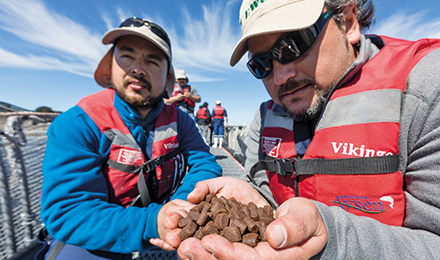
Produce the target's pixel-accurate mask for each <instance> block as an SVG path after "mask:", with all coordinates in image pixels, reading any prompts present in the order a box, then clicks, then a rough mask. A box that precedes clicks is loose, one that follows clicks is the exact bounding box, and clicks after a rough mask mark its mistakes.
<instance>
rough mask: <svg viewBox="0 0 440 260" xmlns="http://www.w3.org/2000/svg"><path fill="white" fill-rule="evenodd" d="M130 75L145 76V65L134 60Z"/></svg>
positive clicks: (140, 61) (138, 60)
mask: <svg viewBox="0 0 440 260" xmlns="http://www.w3.org/2000/svg"><path fill="white" fill-rule="evenodd" d="M131 73H133V74H134V75H138V76H145V65H144V62H143V60H142V59H136V61H135V62H134V63H133V66H132V68H131Z"/></svg>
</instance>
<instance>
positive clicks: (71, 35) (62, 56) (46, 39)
mask: <svg viewBox="0 0 440 260" xmlns="http://www.w3.org/2000/svg"><path fill="white" fill-rule="evenodd" d="M17 21H19V22H17ZM0 22H1V27H0V28H1V29H2V30H4V31H7V32H9V33H11V34H14V35H16V36H17V37H19V38H21V39H22V40H23V41H24V42H25V43H26V44H27V45H28V46H33V48H34V49H35V46H36V47H38V48H40V50H41V51H39V53H47V55H51V57H48V56H47V55H46V56H37V55H26V54H14V53H10V52H8V51H6V50H4V49H3V50H1V51H2V53H3V54H4V55H0V66H9V67H17V66H19V67H20V68H30V69H45V70H61V71H68V72H71V73H74V74H78V75H88V76H91V75H92V73H91V72H92V71H93V69H94V68H95V67H96V63H97V62H98V61H99V59H100V58H101V56H102V55H103V53H104V52H105V49H106V48H105V47H104V46H102V44H101V40H100V39H101V36H100V35H98V34H95V33H92V32H90V31H89V30H88V29H87V28H86V27H85V26H83V25H80V24H77V23H75V22H74V21H72V20H71V19H70V18H68V17H65V16H61V15H59V14H57V13H55V12H53V11H51V10H49V9H47V7H46V6H45V5H44V4H43V3H42V2H41V1H39V0H22V1H9V0H0ZM11 56H14V59H11V58H10V57H11Z"/></svg>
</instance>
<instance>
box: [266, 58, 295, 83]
mask: <svg viewBox="0 0 440 260" xmlns="http://www.w3.org/2000/svg"><path fill="white" fill-rule="evenodd" d="M272 64H273V71H272V73H273V77H274V82H275V84H276V85H283V84H284V83H286V82H287V80H288V79H290V78H294V77H295V76H296V73H297V71H296V67H295V65H294V62H289V63H287V64H282V63H280V62H278V61H277V60H273V61H272Z"/></svg>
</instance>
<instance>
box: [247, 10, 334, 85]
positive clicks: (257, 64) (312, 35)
mask: <svg viewBox="0 0 440 260" xmlns="http://www.w3.org/2000/svg"><path fill="white" fill-rule="evenodd" d="M332 14H333V13H332V12H331V11H326V12H324V13H322V14H321V15H320V16H319V18H318V20H317V21H316V23H315V24H313V25H312V26H310V27H309V28H307V29H303V30H298V31H293V32H289V33H286V34H284V35H283V36H282V37H281V38H280V39H279V40H278V41H277V42H276V43H275V44H274V45H273V46H272V48H271V49H270V50H269V51H268V52H266V53H265V54H262V55H259V56H257V57H254V58H252V59H250V60H249V61H248V62H247V64H246V65H247V67H248V69H249V70H250V71H251V73H252V75H254V76H255V77H256V78H257V79H262V78H265V77H267V76H269V74H270V73H271V72H272V68H273V65H272V59H273V58H274V59H276V60H277V61H279V62H280V63H282V64H287V63H290V62H292V61H294V60H296V59H298V58H299V57H301V55H303V54H304V53H305V52H307V51H308V50H309V49H310V48H311V47H312V45H313V43H314V42H315V40H316V38H318V36H319V34H320V33H321V31H322V28H324V26H325V24H326V23H327V21H328V20H329V18H330V17H331V16H332Z"/></svg>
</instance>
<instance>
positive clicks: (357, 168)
mask: <svg viewBox="0 0 440 260" xmlns="http://www.w3.org/2000/svg"><path fill="white" fill-rule="evenodd" d="M398 169H399V155H390V156H375V157H357V158H346V159H299V158H295V159H270V160H264V161H259V162H257V163H256V164H254V166H252V168H251V170H250V176H251V178H252V180H253V179H254V176H255V174H256V173H257V172H258V171H260V170H266V171H270V172H276V173H277V174H279V175H294V176H299V175H310V174H334V175H344V174H377V173H390V172H396V171H397V170H398Z"/></svg>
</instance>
